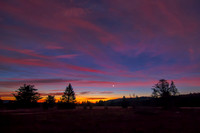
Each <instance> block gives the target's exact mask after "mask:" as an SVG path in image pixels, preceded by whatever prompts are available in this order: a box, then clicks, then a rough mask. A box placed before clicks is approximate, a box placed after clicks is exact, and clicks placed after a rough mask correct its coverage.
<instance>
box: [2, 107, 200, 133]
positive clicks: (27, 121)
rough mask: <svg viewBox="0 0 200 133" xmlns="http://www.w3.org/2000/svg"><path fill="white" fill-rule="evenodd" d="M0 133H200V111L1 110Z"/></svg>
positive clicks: (110, 109)
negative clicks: (1, 132)
mask: <svg viewBox="0 0 200 133" xmlns="http://www.w3.org/2000/svg"><path fill="white" fill-rule="evenodd" d="M0 117H1V131H3V133H4V132H6V133H8V132H12V133H14V132H20V133H26V132H29V133H47V132H48V133H50V132H60V133H63V132H73V133H74V132H75V133H80V132H91V133H99V132H104V133H111V132H115V133H122V132H123V133H126V132H131V133H134V132H135V133H146V132H148V133H156V132H159V133H169V132H172V133H177V132H179V133H192V132H194V133H197V132H200V126H199V124H200V110H199V109H193V108H182V109H178V110H169V111H166V110H162V109H160V108H148V107H143V108H136V109H132V108H128V109H122V108H120V107H108V109H104V107H97V108H94V109H92V110H90V109H87V110H84V109H82V108H78V109H73V110H57V109H50V110H46V111H44V110H42V109H26V110H2V111H1V112H0Z"/></svg>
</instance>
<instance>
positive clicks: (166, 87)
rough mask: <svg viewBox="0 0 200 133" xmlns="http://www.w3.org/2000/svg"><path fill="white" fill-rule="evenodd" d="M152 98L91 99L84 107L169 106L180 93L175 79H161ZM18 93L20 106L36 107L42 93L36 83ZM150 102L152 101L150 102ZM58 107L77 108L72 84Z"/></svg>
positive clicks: (47, 102)
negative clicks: (93, 100)
mask: <svg viewBox="0 0 200 133" xmlns="http://www.w3.org/2000/svg"><path fill="white" fill-rule="evenodd" d="M152 91H153V92H152V99H151V100H150V99H149V98H148V99H146V100H144V99H142V98H138V97H136V98H134V99H131V98H129V99H127V98H126V97H125V96H123V98H122V99H121V100H119V101H118V102H117V100H115V101H112V100H110V101H102V100H99V101H98V102H96V103H91V102H89V101H87V102H82V104H81V105H83V107H84V108H87V106H88V107H89V108H92V106H93V105H96V106H102V105H103V106H112V105H118V106H119V105H121V106H122V107H123V108H127V107H128V106H130V105H131V106H133V107H135V106H137V105H138V104H139V103H144V104H146V103H147V104H150V105H152V104H153V103H154V102H155V101H159V102H158V103H159V104H158V105H161V106H164V107H168V106H170V104H171V103H172V97H175V96H177V94H179V92H178V89H177V88H176V86H175V84H174V82H173V81H171V83H169V82H168V81H167V80H165V79H160V80H159V81H158V83H157V84H155V85H154V86H153V87H152ZM15 92H16V93H14V94H13V96H14V97H15V99H16V101H15V103H16V105H17V106H18V107H34V106H36V105H37V101H38V100H40V99H41V96H40V94H39V93H38V89H36V88H35V86H34V85H26V84H24V85H23V86H21V87H20V88H19V89H17V90H16V91H15ZM55 101H56V99H55V96H53V95H48V96H47V98H46V99H45V102H44V103H43V107H44V109H47V108H49V107H53V106H54V105H55ZM149 102H150V103H149ZM57 105H58V108H75V106H76V97H75V92H74V90H73V87H72V85H71V84H70V83H69V85H68V86H67V87H66V89H65V91H64V92H63V95H62V96H61V98H60V100H59V101H58V103H57Z"/></svg>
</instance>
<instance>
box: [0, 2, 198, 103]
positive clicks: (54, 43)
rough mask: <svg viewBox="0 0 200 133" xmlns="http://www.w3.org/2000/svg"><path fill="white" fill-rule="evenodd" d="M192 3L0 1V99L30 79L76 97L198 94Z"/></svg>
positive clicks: (55, 92)
mask: <svg viewBox="0 0 200 133" xmlns="http://www.w3.org/2000/svg"><path fill="white" fill-rule="evenodd" d="M199 5H200V1H199V0H17V1H16V0H0V96H1V99H4V100H6V99H13V96H12V94H11V93H13V92H14V91H15V90H16V89H18V88H19V87H20V86H22V85H23V84H24V83H26V84H34V85H35V88H37V89H38V91H39V92H40V93H41V96H42V97H46V96H47V95H48V94H52V95H56V97H57V98H58V97H59V96H60V95H61V94H62V93H63V91H64V90H65V88H66V86H67V85H68V84H69V83H71V84H72V87H73V88H74V91H75V93H76V97H77V100H80V101H81V100H82V101H84V100H99V99H103V100H108V99H112V98H121V97H122V96H126V97H129V95H130V94H131V95H133V94H135V95H138V96H150V95H151V93H152V90H151V87H152V86H153V85H154V84H156V83H157V82H158V80H159V79H161V78H164V79H167V80H168V81H171V80H173V81H174V82H175V85H176V86H177V88H178V90H179V92H180V93H182V94H185V93H190V92H192V93H194V92H199V91H200V8H199Z"/></svg>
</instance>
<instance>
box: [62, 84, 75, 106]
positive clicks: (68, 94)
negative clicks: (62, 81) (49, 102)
mask: <svg viewBox="0 0 200 133" xmlns="http://www.w3.org/2000/svg"><path fill="white" fill-rule="evenodd" d="M75 99H76V97H75V92H74V90H73V88H72V85H71V84H69V85H68V86H67V87H66V89H65V92H64V95H62V98H61V101H62V102H66V103H74V102H75Z"/></svg>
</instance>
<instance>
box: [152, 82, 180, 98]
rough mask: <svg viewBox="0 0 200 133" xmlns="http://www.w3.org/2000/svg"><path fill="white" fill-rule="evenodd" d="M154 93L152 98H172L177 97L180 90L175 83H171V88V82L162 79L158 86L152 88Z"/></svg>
mask: <svg viewBox="0 0 200 133" xmlns="http://www.w3.org/2000/svg"><path fill="white" fill-rule="evenodd" d="M152 90H153V93H152V96H153V97H156V98H157V97H162V98H165V97H170V96H175V95H176V94H178V90H177V88H176V86H175V84H174V82H173V81H171V85H170V86H169V82H168V81H167V80H165V79H160V80H159V82H158V83H157V84H155V86H153V88H152Z"/></svg>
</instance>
